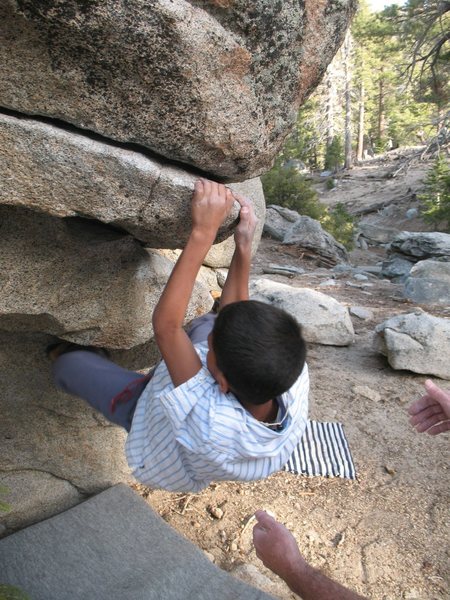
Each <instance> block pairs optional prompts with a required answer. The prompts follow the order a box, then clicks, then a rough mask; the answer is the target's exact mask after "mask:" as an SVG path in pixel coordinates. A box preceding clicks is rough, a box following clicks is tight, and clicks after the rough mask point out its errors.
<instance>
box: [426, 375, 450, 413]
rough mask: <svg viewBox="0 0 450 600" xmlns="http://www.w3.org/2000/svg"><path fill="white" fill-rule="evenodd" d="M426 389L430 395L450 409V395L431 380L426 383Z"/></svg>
mask: <svg viewBox="0 0 450 600" xmlns="http://www.w3.org/2000/svg"><path fill="white" fill-rule="evenodd" d="M425 389H426V390H427V392H428V395H429V396H431V397H432V398H434V399H435V400H437V402H439V403H440V404H442V405H444V406H449V407H450V393H448V392H445V391H444V390H441V388H440V387H438V386H437V385H436V384H435V383H433V382H432V381H431V379H427V380H426V381H425Z"/></svg>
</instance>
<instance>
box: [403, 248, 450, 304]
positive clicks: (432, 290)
mask: <svg viewBox="0 0 450 600" xmlns="http://www.w3.org/2000/svg"><path fill="white" fill-rule="evenodd" d="M405 296H406V297H407V298H409V299H410V300H412V301H413V302H417V303H418V304H442V305H444V306H450V262H441V261H437V260H431V259H430V260H421V261H419V262H418V263H416V264H415V266H414V267H413V268H412V269H411V272H410V274H409V277H408V279H407V280H406V281H405Z"/></svg>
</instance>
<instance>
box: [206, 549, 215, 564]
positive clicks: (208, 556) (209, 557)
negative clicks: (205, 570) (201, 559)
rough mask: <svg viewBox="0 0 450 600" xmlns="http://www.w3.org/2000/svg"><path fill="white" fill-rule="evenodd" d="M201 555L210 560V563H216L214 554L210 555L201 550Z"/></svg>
mask: <svg viewBox="0 0 450 600" xmlns="http://www.w3.org/2000/svg"><path fill="white" fill-rule="evenodd" d="M203 553H204V555H205V556H206V558H207V559H208V560H210V561H211V562H212V563H213V562H216V557H215V556H214V554H211V552H207V551H206V550H203Z"/></svg>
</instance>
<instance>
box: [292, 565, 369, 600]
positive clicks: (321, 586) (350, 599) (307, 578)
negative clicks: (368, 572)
mask: <svg viewBox="0 0 450 600" xmlns="http://www.w3.org/2000/svg"><path fill="white" fill-rule="evenodd" d="M285 581H286V583H287V584H288V586H289V587H290V588H291V590H292V591H293V592H295V593H296V594H298V595H300V596H301V597H302V598H303V599H304V600H329V599H330V598H333V600H364V598H363V596H360V595H359V594H357V593H356V592H353V591H352V590H349V589H348V588H345V587H344V586H342V585H341V584H339V583H337V582H336V581H333V580H332V579H330V578H329V577H327V576H326V575H324V574H323V573H321V572H320V571H319V570H317V569H315V568H314V567H311V566H310V565H307V564H306V565H305V566H304V567H303V568H302V569H299V570H298V571H296V572H294V573H292V574H290V575H289V576H288V577H287V578H286V580H285Z"/></svg>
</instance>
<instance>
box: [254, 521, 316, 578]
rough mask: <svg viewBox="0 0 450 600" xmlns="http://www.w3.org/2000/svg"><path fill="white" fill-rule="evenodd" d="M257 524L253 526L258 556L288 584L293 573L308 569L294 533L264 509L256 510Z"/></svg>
mask: <svg viewBox="0 0 450 600" xmlns="http://www.w3.org/2000/svg"><path fill="white" fill-rule="evenodd" d="M255 517H256V520H257V521H258V522H257V524H256V525H255V526H254V528H253V543H254V545H255V550H256V556H257V557H258V558H259V559H260V560H261V561H262V562H263V563H264V565H265V566H266V567H267V568H268V569H270V570H271V571H273V572H274V573H275V574H276V575H278V576H279V577H281V578H282V579H284V580H285V581H286V583H287V584H288V585H290V582H291V580H292V577H293V575H295V574H298V573H299V572H302V571H304V570H305V569H306V567H307V563H306V561H305V559H304V558H303V556H302V555H301V554H300V550H299V549H298V545H297V542H296V541H295V538H294V536H293V535H292V533H291V532H290V531H289V530H288V529H287V528H286V527H285V526H284V525H282V524H281V523H278V521H276V520H275V519H274V518H273V517H271V516H270V515H269V514H267V513H266V512H265V511H264V510H257V511H256V512H255Z"/></svg>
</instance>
